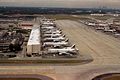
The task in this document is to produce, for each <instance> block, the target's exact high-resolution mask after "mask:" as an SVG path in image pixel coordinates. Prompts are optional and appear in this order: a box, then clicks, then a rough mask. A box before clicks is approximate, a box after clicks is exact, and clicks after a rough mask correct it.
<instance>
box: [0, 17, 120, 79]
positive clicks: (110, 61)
mask: <svg viewBox="0 0 120 80" xmlns="http://www.w3.org/2000/svg"><path fill="white" fill-rule="evenodd" d="M56 23H57V26H58V27H60V28H61V29H62V30H63V32H64V33H65V34H66V35H67V37H68V38H69V39H70V41H71V42H72V43H74V44H76V47H77V48H78V49H79V50H80V55H81V56H82V55H83V56H84V55H86V56H88V57H89V56H91V57H92V58H93V61H92V62H90V63H87V64H79V63H78V64H70V63H69V64H26V65H24V64H17V65H16V64H2V65H1V66H0V74H1V75H8V74H10V75H12V74H13V75H23V74H27V75H32V74H34V75H45V76H48V77H51V78H52V79H54V80H91V79H93V78H94V77H96V76H98V75H101V74H105V73H120V40H119V39H117V38H114V37H113V36H111V35H107V34H104V33H102V32H99V31H96V30H94V29H92V28H89V27H88V26H86V25H84V24H82V23H80V22H79V21H76V20H74V19H73V18H72V19H71V20H68V19H67V20H56Z"/></svg>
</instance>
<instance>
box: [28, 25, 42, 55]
mask: <svg viewBox="0 0 120 80" xmlns="http://www.w3.org/2000/svg"><path fill="white" fill-rule="evenodd" d="M40 46H41V44H40V25H38V24H34V26H33V28H32V31H31V34H30V37H29V40H28V43H27V55H32V54H40Z"/></svg>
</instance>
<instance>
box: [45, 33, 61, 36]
mask: <svg viewBox="0 0 120 80" xmlns="http://www.w3.org/2000/svg"><path fill="white" fill-rule="evenodd" d="M61 35H62V34H59V33H56V34H44V35H43V36H44V37H49V36H61Z"/></svg>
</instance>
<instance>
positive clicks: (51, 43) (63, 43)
mask: <svg viewBox="0 0 120 80" xmlns="http://www.w3.org/2000/svg"><path fill="white" fill-rule="evenodd" d="M65 45H68V39H67V40H65V41H61V42H60V41H59V42H44V43H43V46H65Z"/></svg>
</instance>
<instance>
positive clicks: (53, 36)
mask: <svg viewBox="0 0 120 80" xmlns="http://www.w3.org/2000/svg"><path fill="white" fill-rule="evenodd" d="M61 36H62V34H60V35H58V34H52V35H43V37H44V38H59V37H61ZM63 37H65V35H63Z"/></svg>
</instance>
